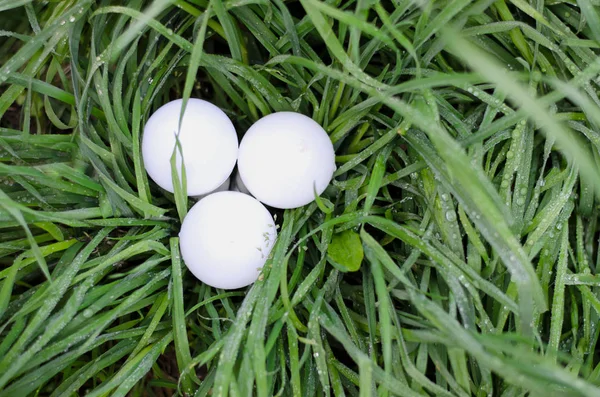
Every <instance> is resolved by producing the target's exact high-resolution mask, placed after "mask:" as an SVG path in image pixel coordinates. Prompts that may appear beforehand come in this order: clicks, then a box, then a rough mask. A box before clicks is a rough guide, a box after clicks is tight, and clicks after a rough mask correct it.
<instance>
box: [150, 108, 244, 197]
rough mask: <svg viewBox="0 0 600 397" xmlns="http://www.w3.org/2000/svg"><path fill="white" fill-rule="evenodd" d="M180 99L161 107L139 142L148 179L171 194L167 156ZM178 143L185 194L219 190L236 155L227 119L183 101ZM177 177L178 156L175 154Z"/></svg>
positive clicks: (219, 112) (235, 141) (213, 110)
mask: <svg viewBox="0 0 600 397" xmlns="http://www.w3.org/2000/svg"><path fill="white" fill-rule="evenodd" d="M182 102H183V101H182V100H181V99H177V100H174V101H172V102H169V103H167V104H166V105H163V106H161V107H160V108H159V109H158V110H157V111H156V112H154V114H153V115H152V116H151V117H150V118H149V119H148V122H147V123H146V126H145V127H144V136H143V139H142V157H143V159H144V166H145V168H146V171H147V172H148V175H150V178H152V180H153V181H154V182H156V184H157V185H158V186H160V187H162V188H163V189H165V190H167V191H169V192H173V181H172V179H171V162H170V161H171V155H172V154H173V149H174V148H175V142H176V141H175V137H176V135H177V129H178V125H179V115H180V113H181V106H182ZM179 141H180V142H181V149H182V151H183V159H184V162H185V172H186V183H187V193H188V195H189V196H199V195H202V194H206V193H209V192H211V191H213V190H215V189H216V188H217V187H219V186H220V185H221V184H222V183H223V182H225V180H226V179H227V178H228V177H229V175H230V174H231V171H232V170H233V167H234V166H235V162H236V159H237V154H238V139H237V135H236V133H235V128H234V127H233V124H232V123H231V120H229V117H227V115H226V114H225V113H224V112H223V111H222V110H221V109H219V108H218V107H217V106H215V105H213V104H212V103H210V102H206V101H203V100H202V99H194V98H190V99H189V100H188V101H187V106H186V109H185V113H184V115H183V120H182V123H181V130H180V133H179ZM176 159H177V163H176V164H177V169H178V172H179V176H180V178H181V163H182V162H181V155H180V153H179V152H177V158H176Z"/></svg>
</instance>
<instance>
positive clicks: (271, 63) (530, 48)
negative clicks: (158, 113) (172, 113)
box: [0, 0, 600, 397]
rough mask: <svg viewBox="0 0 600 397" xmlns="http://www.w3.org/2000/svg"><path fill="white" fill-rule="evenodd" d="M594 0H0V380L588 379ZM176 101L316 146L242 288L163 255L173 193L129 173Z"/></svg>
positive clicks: (593, 357)
mask: <svg viewBox="0 0 600 397" xmlns="http://www.w3.org/2000/svg"><path fill="white" fill-rule="evenodd" d="M598 12H599V8H598V4H597V2H596V1H592V0H579V1H577V2H575V1H570V0H564V1H563V0H547V1H541V0H535V1H534V0H511V1H507V0H496V1H488V0H478V1H471V0H454V1H441V0H440V1H409V0H395V1H388V2H371V1H361V0H357V1H339V0H332V1H327V2H323V1H320V0H300V1H284V0H275V1H265V0H229V1H222V0H211V1H206V0H187V1H186V0H174V1H167V0H155V1H153V2H143V1H140V0H129V1H127V2H109V1H92V0H67V1H60V2H58V1H46V2H38V1H31V0H0V26H1V29H2V30H0V84H1V85H0V396H25V395H40V396H41V395H51V396H71V395H83V394H87V395H90V396H105V395H111V396H125V395H130V396H163V395H173V394H178V395H195V396H206V395H212V396H225V395H232V396H246V395H258V396H274V395H277V396H313V395H316V396H361V397H362V396H365V397H366V396H372V395H379V396H396V395H397V396H422V395H436V396H470V395H473V396H482V397H483V396H506V397H509V396H540V395H546V396H560V395H564V396H599V395H600V354H599V351H598V346H597V341H598V338H599V336H600V327H598V321H599V313H600V297H599V296H598V287H600V277H599V276H598V275H597V269H598V266H600V251H599V250H598V227H599V225H598V210H597V208H598V207H597V205H598V202H597V197H598V194H599V193H600V172H599V160H600V158H599V153H600V152H599V149H600V134H599V132H598V128H599V127H600V99H599V98H598V88H599V85H600V78H599V77H598V76H599V72H600V58H599V57H598V49H599V48H600V16H599V13H598ZM180 97H183V98H189V97H199V98H203V99H207V100H210V101H212V102H213V103H215V104H216V105H218V106H219V107H221V108H222V109H223V110H225V111H226V112H227V114H228V115H229V116H230V117H231V119H232V120H233V121H234V123H235V125H236V128H237V129H238V131H239V132H241V133H243V131H245V130H246V129H248V127H249V126H250V125H251V124H252V123H253V122H255V121H256V120H257V119H259V118H260V117H262V116H264V115H266V114H269V113H271V112H275V111H283V110H291V111H297V112H301V113H303V114H306V115H309V116H311V117H312V118H313V119H315V120H316V121H318V122H319V123H320V124H322V125H323V126H324V128H325V129H326V130H327V132H328V133H329V134H330V136H331V139H332V141H333V142H334V145H335V148H336V154H337V163H338V169H337V171H336V174H335V179H334V181H333V183H332V185H331V186H330V187H329V188H328V189H327V190H326V192H325V193H324V194H323V195H322V197H321V199H320V200H318V201H317V202H315V203H312V204H310V205H308V206H306V207H303V208H299V209H296V210H286V211H285V212H279V213H278V214H277V215H278V221H277V222H278V224H279V226H280V230H279V238H278V242H277V244H276V246H275V249H274V250H273V254H272V258H271V259H270V260H269V262H268V264H267V266H265V270H264V272H263V274H262V275H261V277H260V279H259V281H258V282H256V283H255V284H254V285H253V286H251V287H249V288H247V289H246V290H240V291H223V290H216V289H213V288H210V287H207V286H206V285H203V284H201V283H199V282H197V281H196V280H195V279H194V278H193V277H192V276H191V275H190V274H189V273H188V272H187V271H186V268H185V266H184V264H183V263H182V260H181V257H180V254H179V247H178V240H177V237H176V236H177V231H178V229H179V225H180V219H182V217H183V216H184V215H185V213H186V211H187V209H188V208H189V206H190V205H192V204H193V203H192V202H191V201H188V200H187V199H186V198H185V196H184V193H183V192H182V191H178V192H177V193H176V194H175V195H172V194H168V193H165V192H164V191H160V190H159V189H158V188H157V187H156V185H154V184H153V183H151V182H149V181H148V178H147V176H146V174H145V171H144V168H143V164H142V160H141V157H140V145H139V142H140V136H141V134H142V131H143V126H144V122H145V120H147V118H148V117H149V115H150V114H151V113H152V111H153V110H155V109H157V108H158V107H159V106H160V105H162V104H164V103H166V102H167V101H169V100H172V99H175V98H180ZM349 245H350V246H349ZM340 246H341V247H342V248H343V247H348V246H349V247H350V248H349V249H351V251H352V252H353V254H354V256H353V260H352V261H351V262H352V263H347V264H344V263H342V264H339V263H333V262H334V261H332V258H337V257H338V256H339V249H340ZM328 252H329V254H330V255H328ZM336 254H337V255H336ZM342 256H343V255H342ZM357 261H358V262H357ZM351 265H352V266H357V265H360V268H359V269H358V270H356V271H348V270H355V269H350V267H352V266H351Z"/></svg>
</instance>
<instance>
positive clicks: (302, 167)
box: [238, 112, 336, 208]
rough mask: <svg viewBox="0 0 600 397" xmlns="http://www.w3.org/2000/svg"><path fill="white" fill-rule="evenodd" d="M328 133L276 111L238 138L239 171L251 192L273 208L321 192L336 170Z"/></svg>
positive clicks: (299, 117)
mask: <svg viewBox="0 0 600 397" xmlns="http://www.w3.org/2000/svg"><path fill="white" fill-rule="evenodd" d="M335 168H336V167H335V152H334V150H333V145H332V144H331V140H330V139H329V136H328V135H327V132H325V130H324V129H323V127H321V126H320V125H319V124H318V123H317V122H315V121H314V120H313V119H311V118H310V117H307V116H304V115H303V114H300V113H294V112H279V113H273V114H270V115H268V116H265V117H263V118H262V119H260V120H258V121H257V122H256V123H254V124H253V125H252V127H250V129H249V130H248V131H247V132H246V135H244V137H243V138H242V142H241V144H240V151H239V156H238V170H239V173H240V176H241V178H242V181H243V183H244V185H245V186H246V188H247V189H248V190H249V191H250V193H251V194H252V195H253V196H254V197H256V198H257V199H258V200H260V201H262V202H263V203H265V204H267V205H270V206H272V207H275V208H297V207H301V206H303V205H306V204H308V203H310V202H312V201H313V200H314V198H315V189H316V193H317V194H318V195H320V194H321V193H323V191H324V190H325V188H326V187H327V185H328V184H329V182H330V181H331V178H332V177H333V172H334V171H335Z"/></svg>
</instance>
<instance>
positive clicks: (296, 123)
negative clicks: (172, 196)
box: [142, 99, 335, 289]
mask: <svg viewBox="0 0 600 397" xmlns="http://www.w3.org/2000/svg"><path fill="white" fill-rule="evenodd" d="M182 105H183V101H182V100H181V99H178V100H175V101H172V102H169V103H167V104H166V105H163V106H162V107H160V108H159V109H158V110H157V111H156V112H155V113H154V114H153V115H152V116H151V117H150V118H149V119H148V122H147V123H146V126H145V127H144V136H143V139H142V157H143V160H144V166H145V168H146V171H147V172H148V175H150V177H151V178H152V180H154V182H156V184H157V185H159V186H160V187H161V188H163V189H165V190H167V191H169V192H173V191H174V189H173V182H172V176H171V165H170V164H171V162H170V160H171V156H172V154H173V150H174V148H175V145H176V141H177V139H178V140H179V143H180V145H181V146H180V147H181V151H179V150H177V151H176V166H177V172H178V173H179V176H180V177H181V174H182V173H181V170H182V164H183V165H185V173H186V185H187V192H188V195H189V196H192V197H194V198H197V199H199V201H198V202H197V203H196V204H195V205H194V206H193V207H192V208H191V209H190V211H189V212H188V214H187V216H186V217H185V219H184V221H183V224H182V225H181V230H180V233H179V237H180V246H181V254H182V257H183V260H184V262H185V264H186V266H187V267H188V269H189V270H190V271H191V272H192V274H194V276H196V277H197V278H198V279H199V280H200V281H202V282H204V283H206V284H208V285H210V286H213V287H216V288H225V289H234V288H241V287H245V286H247V285H249V284H252V283H253V282H254V281H255V280H256V279H257V278H258V276H259V274H260V270H261V268H262V266H263V265H264V263H265V262H266V260H267V257H268V255H269V253H270V252H271V249H272V248H273V245H274V243H275V239H276V237H277V229H276V227H275V222H274V220H273V217H272V216H271V214H270V213H269V211H268V210H267V208H265V206H264V205H263V204H261V202H262V203H264V204H267V205H269V206H271V207H275V208H281V209H285V208H297V207H301V206H303V205H306V204H308V203H310V202H312V201H313V200H314V197H315V192H316V194H318V195H319V194H321V193H323V191H324V190H325V188H326V187H327V185H328V184H329V182H330V181H331V178H332V176H333V172H334V171H335V154H334V150H333V145H332V144H331V141H330V139H329V136H328V135H327V133H326V132H325V130H324V129H323V128H322V127H321V126H320V125H319V124H318V123H317V122H315V121H314V120H312V119H311V118H309V117H307V116H304V115H302V114H299V113H294V112H279V113H273V114H270V115H268V116H265V117H263V118H262V119H260V120H258V121H257V122H256V123H254V124H253V125H252V126H251V127H250V129H249V130H248V131H247V132H246V134H245V135H244V137H243V139H242V142H241V144H240V145H239V147H238V138H237V134H236V131H235V128H234V126H233V124H232V123H231V120H229V118H228V117H227V115H226V114H225V113H224V112H223V111H222V110H221V109H219V108H218V107H217V106H215V105H213V104H212V103H210V102H207V101H204V100H201V99H189V100H188V101H187V104H186V108H185V112H184V114H183V117H182V118H181V123H180V115H181V110H182ZM180 152H181V153H182V154H183V158H182V156H181V153H180ZM236 161H237V164H238V172H237V175H236V177H235V178H232V177H231V173H232V172H233V169H234V167H235V164H236ZM232 180H233V181H232ZM230 182H231V183H230ZM230 188H231V189H232V190H231V191H230V190H229V189H230ZM252 196H254V197H256V199H255V198H254V197H252Z"/></svg>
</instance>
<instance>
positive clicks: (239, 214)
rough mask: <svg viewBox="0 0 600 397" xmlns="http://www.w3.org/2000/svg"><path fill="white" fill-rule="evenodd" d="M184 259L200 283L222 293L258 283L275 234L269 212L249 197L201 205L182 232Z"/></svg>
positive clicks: (225, 196)
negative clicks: (217, 289)
mask: <svg viewBox="0 0 600 397" xmlns="http://www.w3.org/2000/svg"><path fill="white" fill-rule="evenodd" d="M179 238H180V246H181V255H182V257H183V260H184V262H185V264H186V266H187V267H188V269H190V271H191V272H192V273H193V274H194V276H196V278H198V279H199V280H200V281H202V282H204V283H206V284H208V285H210V286H212V287H215V288H223V289H235V288H242V287H245V286H247V285H250V284H252V283H253V282H254V281H256V279H257V278H258V275H259V274H260V270H261V269H262V266H263V265H264V263H265V262H266V260H267V257H268V256H269V253H270V252H271V249H272V248H273V244H274V243H275V239H276V238H277V229H276V228H275V222H274V221H273V217H272V216H271V214H270V213H269V211H268V210H267V209H266V208H265V207H264V205H262V204H261V203H260V202H258V201H257V200H256V199H254V198H253V197H251V196H248V195H247V194H243V193H239V192H219V193H214V194H211V195H209V196H206V197H205V198H203V199H202V200H200V201H198V202H197V203H196V204H195V205H194V206H193V207H192V209H191V210H190V211H189V212H188V214H187V216H186V217H185V219H184V220H183V224H182V225H181V230H180V232H179Z"/></svg>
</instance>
